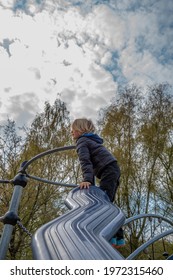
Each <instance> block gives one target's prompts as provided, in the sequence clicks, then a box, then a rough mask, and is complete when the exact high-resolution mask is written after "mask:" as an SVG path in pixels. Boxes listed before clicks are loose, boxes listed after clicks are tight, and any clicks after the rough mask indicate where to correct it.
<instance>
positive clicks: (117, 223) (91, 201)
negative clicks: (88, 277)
mask: <svg viewBox="0 0 173 280" xmlns="http://www.w3.org/2000/svg"><path fill="white" fill-rule="evenodd" d="M65 204H66V205H67V207H68V208H69V209H71V210H70V211H68V213H65V214H64V215H62V216H60V217H59V218H57V219H54V220H53V221H51V222H49V223H47V224H45V225H43V226H42V227H41V228H39V229H38V230H37V231H36V233H35V234H34V236H33V238H32V251H33V258H34V259H41V260H122V259H124V257H123V256H122V255H121V254H120V253H119V252H118V251H117V250H115V249H114V248H113V247H112V246H111V245H110V243H109V240H110V239H111V237H112V236H113V235H114V234H115V233H116V232H117V231H118V229H119V228H120V227H121V226H122V225H123V224H124V221H125V215H124V213H123V212H122V211H121V210H120V209H119V208H118V207H117V206H115V205H114V204H112V203H110V201H109V198H108V196H107V195H106V194H105V193H104V192H103V191H102V190H100V189H99V188H98V187H95V186H91V187H90V188H89V189H82V190H80V189H79V188H78V187H77V188H75V189H73V190H71V191H70V192H69V194H68V196H67V199H66V201H65Z"/></svg>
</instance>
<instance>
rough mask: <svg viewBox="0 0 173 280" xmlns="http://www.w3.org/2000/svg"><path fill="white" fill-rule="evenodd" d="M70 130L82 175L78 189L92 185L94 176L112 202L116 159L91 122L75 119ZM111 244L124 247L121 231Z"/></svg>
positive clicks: (117, 170) (118, 173) (116, 184)
mask: <svg viewBox="0 0 173 280" xmlns="http://www.w3.org/2000/svg"><path fill="white" fill-rule="evenodd" d="M71 129H72V130H71V133H72V136H73V138H74V139H75V140H76V150H77V153H78V156H79V161H80V164H81V169H82V173H83V181H82V182H81V183H80V184H79V187H80V188H81V189H82V188H89V187H90V186H91V185H94V177H95V176H96V177H97V178H98V179H100V188H101V189H102V190H103V191H104V192H106V193H107V195H108V197H109V199H110V201H111V202H113V200H114V196H115V193H116V191H117V188H118V186H119V179H120V168H119V166H118V164H117V159H116V158H115V157H114V156H113V155H112V154H111V153H110V152H109V151H108V150H107V149H106V148H105V147H104V146H103V145H102V144H103V139H102V138H100V137H99V136H98V135H97V134H95V133H94V132H95V127H94V124H93V122H92V121H91V120H88V119H85V118H83V119H76V120H75V121H74V122H73V123H72V126H71ZM112 243H114V244H113V245H114V246H118V247H119V246H122V245H124V239H123V231H122V229H120V230H119V231H118V232H117V234H116V238H112Z"/></svg>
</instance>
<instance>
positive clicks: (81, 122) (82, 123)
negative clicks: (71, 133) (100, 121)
mask: <svg viewBox="0 0 173 280" xmlns="http://www.w3.org/2000/svg"><path fill="white" fill-rule="evenodd" d="M72 128H73V129H74V130H77V131H79V132H81V133H88V132H94V131H95V126H94V124H93V122H92V121H91V120H88V119H85V118H83V119H76V120H74V122H73V123H72Z"/></svg>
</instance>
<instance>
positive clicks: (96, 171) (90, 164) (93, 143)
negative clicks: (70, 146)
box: [76, 133, 117, 184]
mask: <svg viewBox="0 0 173 280" xmlns="http://www.w3.org/2000/svg"><path fill="white" fill-rule="evenodd" d="M76 143H77V145H76V151H77V154H78V157H79V161H80V164H81V169H82V173H83V181H84V182H86V181H87V182H90V183H92V184H93V183H94V176H96V177H97V178H100V176H101V173H102V170H103V169H104V167H105V166H107V165H108V164H109V163H111V162H114V161H117V159H116V158H115V157H114V156H113V155H112V154H111V153H110V152H109V151H108V150H107V149H106V148H105V147H104V146H103V145H102V144H103V139H102V138H100V137H99V136H98V135H97V134H93V133H85V134H83V135H82V136H80V137H79V138H78V139H77V141H76Z"/></svg>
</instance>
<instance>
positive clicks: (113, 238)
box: [110, 237, 117, 247]
mask: <svg viewBox="0 0 173 280" xmlns="http://www.w3.org/2000/svg"><path fill="white" fill-rule="evenodd" d="M110 243H111V245H112V246H113V247H115V246H116V245H117V239H116V237H112V239H111V240H110Z"/></svg>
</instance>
